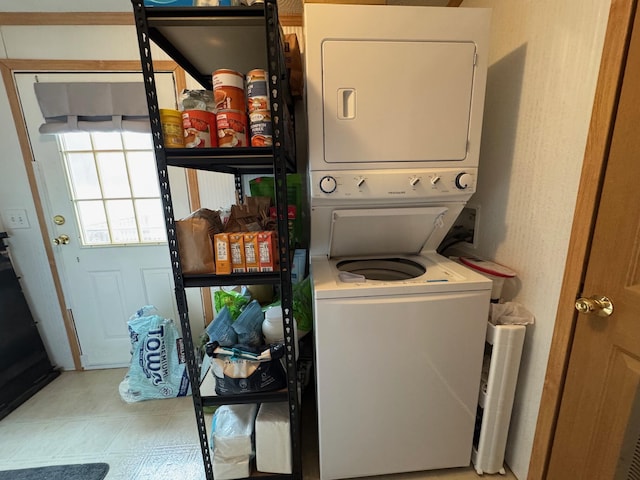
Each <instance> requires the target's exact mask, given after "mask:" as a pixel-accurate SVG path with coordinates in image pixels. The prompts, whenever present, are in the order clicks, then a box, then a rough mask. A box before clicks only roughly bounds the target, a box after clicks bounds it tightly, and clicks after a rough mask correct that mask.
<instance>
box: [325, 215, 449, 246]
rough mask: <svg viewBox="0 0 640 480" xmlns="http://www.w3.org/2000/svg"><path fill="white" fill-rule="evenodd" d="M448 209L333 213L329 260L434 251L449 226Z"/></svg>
mask: <svg viewBox="0 0 640 480" xmlns="http://www.w3.org/2000/svg"><path fill="white" fill-rule="evenodd" d="M447 210H448V208H447V207H410V208H377V209H362V210H334V211H333V214H332V216H331V238H330V240H329V258H332V257H346V256H371V255H389V254H410V255H416V254H418V253H420V252H421V251H422V250H423V249H425V247H426V248H429V249H432V250H433V249H435V248H436V247H437V246H438V244H439V243H440V242H441V241H442V238H443V237H444V235H446V233H447V230H448V229H449V226H450V225H445V222H444V215H445V213H446V212H447Z"/></svg>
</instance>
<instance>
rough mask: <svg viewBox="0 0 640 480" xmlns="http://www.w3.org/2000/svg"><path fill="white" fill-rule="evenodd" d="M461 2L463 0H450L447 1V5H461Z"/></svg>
mask: <svg viewBox="0 0 640 480" xmlns="http://www.w3.org/2000/svg"><path fill="white" fill-rule="evenodd" d="M461 3H462V0H449V3H447V7H459V6H460V4H461Z"/></svg>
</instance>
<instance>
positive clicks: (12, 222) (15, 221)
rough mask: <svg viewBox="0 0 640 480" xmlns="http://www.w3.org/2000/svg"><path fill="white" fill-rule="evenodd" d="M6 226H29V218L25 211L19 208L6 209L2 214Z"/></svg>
mask: <svg viewBox="0 0 640 480" xmlns="http://www.w3.org/2000/svg"><path fill="white" fill-rule="evenodd" d="M2 216H3V218H4V224H5V226H6V227H7V228H29V227H30V226H31V225H29V218H28V217H27V211H26V210H21V209H8V210H5V211H4V214H3V215H2Z"/></svg>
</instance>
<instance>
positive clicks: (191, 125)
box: [182, 110, 218, 148]
mask: <svg viewBox="0 0 640 480" xmlns="http://www.w3.org/2000/svg"><path fill="white" fill-rule="evenodd" d="M182 126H183V129H184V146H185V147H186V148H210V147H217V146H218V130H217V126H216V116H215V115H214V114H213V113H211V112H208V111H206V110H185V111H184V112H182Z"/></svg>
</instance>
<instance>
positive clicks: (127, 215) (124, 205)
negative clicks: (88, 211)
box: [104, 200, 138, 243]
mask: <svg viewBox="0 0 640 480" xmlns="http://www.w3.org/2000/svg"><path fill="white" fill-rule="evenodd" d="M104 206H105V207H106V209H107V218H108V219H109V226H110V227H111V241H112V242H113V243H138V226H137V224H136V216H135V214H134V213H133V202H132V201H131V200H107V201H105V202H104Z"/></svg>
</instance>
